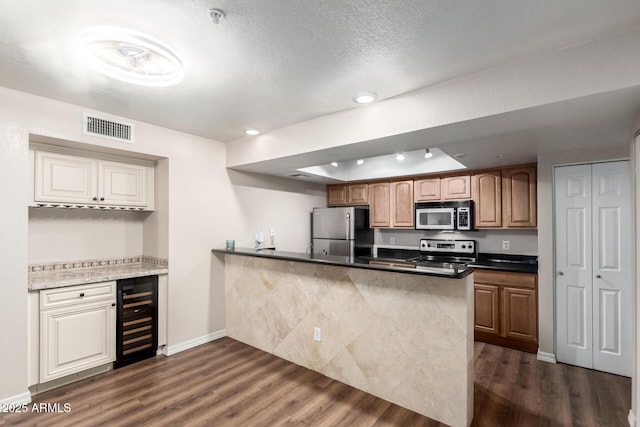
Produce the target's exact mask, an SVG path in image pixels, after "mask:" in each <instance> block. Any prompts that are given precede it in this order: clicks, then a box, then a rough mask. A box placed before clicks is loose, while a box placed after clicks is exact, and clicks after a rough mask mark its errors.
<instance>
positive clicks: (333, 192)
mask: <svg viewBox="0 0 640 427" xmlns="http://www.w3.org/2000/svg"><path fill="white" fill-rule="evenodd" d="M346 204H347V186H346V184H335V185H327V206H344V205H346Z"/></svg>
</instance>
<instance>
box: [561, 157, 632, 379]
mask: <svg viewBox="0 0 640 427" xmlns="http://www.w3.org/2000/svg"><path fill="white" fill-rule="evenodd" d="M555 221H556V230H555V238H556V243H555V244H556V353H557V354H556V356H557V359H558V361H560V362H564V363H569V364H572V365H578V366H583V367H585V368H592V369H597V370H601V371H606V372H611V373H614V374H619V375H625V376H631V372H632V357H633V342H632V329H631V328H632V321H633V316H632V309H633V305H632V304H633V294H632V285H631V170H630V166H629V162H628V161H616V162H607V163H594V164H587V165H576V166H563V167H557V168H556V169H555Z"/></svg>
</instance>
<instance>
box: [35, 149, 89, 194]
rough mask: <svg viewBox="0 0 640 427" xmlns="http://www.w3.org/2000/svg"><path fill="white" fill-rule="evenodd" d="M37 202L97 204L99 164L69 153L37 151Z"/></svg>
mask: <svg viewBox="0 0 640 427" xmlns="http://www.w3.org/2000/svg"><path fill="white" fill-rule="evenodd" d="M34 173H35V177H34V179H35V193H34V199H35V201H36V202H59V203H65V202H66V203H83V204H84V203H95V202H97V200H98V199H97V196H98V186H97V182H98V161H97V160H93V159H89V158H85V157H76V156H68V155H66V154H58V153H47V152H44V151H36V157H35V171H34Z"/></svg>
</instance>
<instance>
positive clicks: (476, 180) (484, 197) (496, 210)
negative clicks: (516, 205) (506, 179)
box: [471, 169, 502, 228]
mask: <svg viewBox="0 0 640 427" xmlns="http://www.w3.org/2000/svg"><path fill="white" fill-rule="evenodd" d="M471 187H472V194H473V201H474V203H475V205H474V212H475V214H474V215H475V218H474V221H475V226H476V228H483V227H487V228H499V227H502V173H501V171H500V169H496V170H492V171H486V172H482V173H478V174H474V175H473V176H472V177H471Z"/></svg>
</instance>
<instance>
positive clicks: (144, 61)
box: [77, 26, 184, 86]
mask: <svg viewBox="0 0 640 427" xmlns="http://www.w3.org/2000/svg"><path fill="white" fill-rule="evenodd" d="M77 50H78V52H79V54H80V55H81V56H82V57H83V58H84V60H85V61H86V62H87V64H88V65H89V66H90V67H91V68H93V69H94V70H96V71H98V72H100V73H102V74H104V75H106V76H109V77H111V78H114V79H116V80H120V81H123V82H127V83H132V84H136V85H142V86H171V85H174V84H176V83H179V82H180V81H181V80H182V78H183V77H184V68H183V67H182V62H181V61H180V59H179V58H178V55H176V54H175V52H173V51H172V50H171V49H170V48H169V47H168V46H167V45H165V44H164V43H162V42H161V41H160V40H157V39H155V38H153V37H151V36H148V35H146V34H143V33H140V32H137V31H133V30H129V29H127V28H120V27H109V26H99V27H91V28H88V29H86V30H84V31H83V32H82V33H80V35H79V36H78V38H77Z"/></svg>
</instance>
